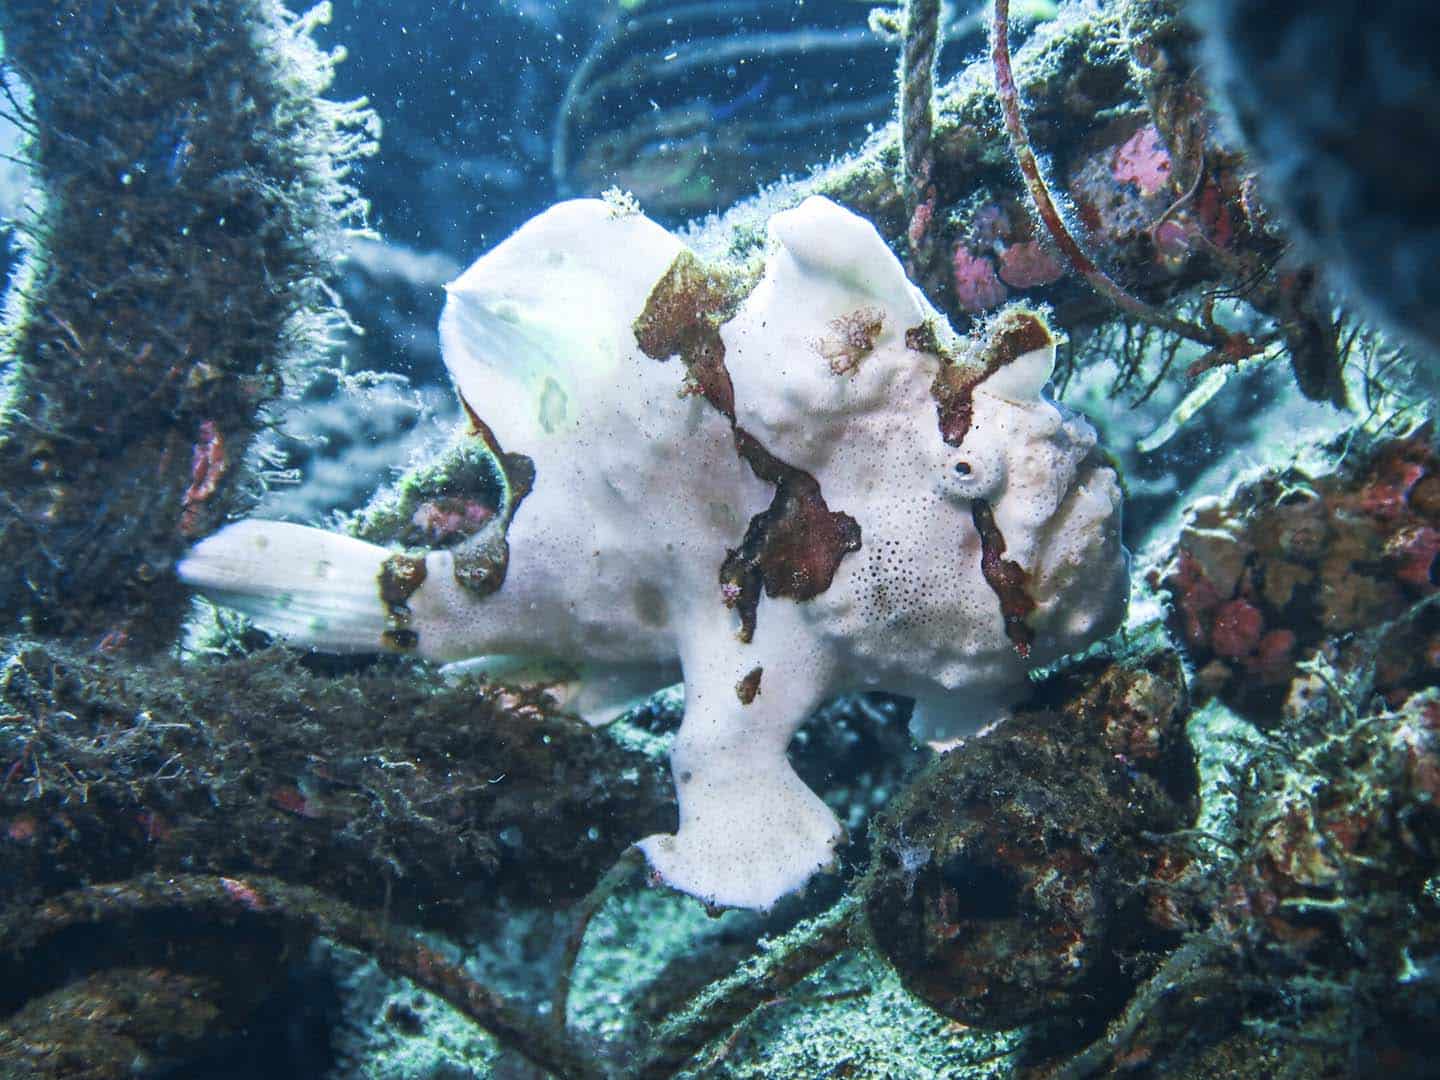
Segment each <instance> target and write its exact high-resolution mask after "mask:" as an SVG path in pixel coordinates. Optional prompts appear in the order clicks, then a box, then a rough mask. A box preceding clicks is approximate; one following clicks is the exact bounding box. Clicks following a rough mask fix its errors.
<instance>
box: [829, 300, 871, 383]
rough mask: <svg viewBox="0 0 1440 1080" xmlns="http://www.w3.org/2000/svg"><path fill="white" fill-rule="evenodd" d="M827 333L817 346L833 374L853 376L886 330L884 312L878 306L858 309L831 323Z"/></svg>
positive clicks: (838, 317)
mask: <svg viewBox="0 0 1440 1080" xmlns="http://www.w3.org/2000/svg"><path fill="white" fill-rule="evenodd" d="M829 325H830V333H829V334H828V335H827V336H826V337H824V338H822V339H821V340H820V341H819V342H817V343H816V347H817V348H818V349H819V351H820V355H821V356H823V357H825V359H826V360H828V361H829V362H830V372H831V374H833V375H853V374H854V373H855V372H857V371H859V370H860V362H861V361H862V360H864V359H865V358H866V357H867V356H869V355H870V354H871V353H872V352H873V351H874V350H875V339H876V338H878V337H879V336H880V331H881V330H883V329H884V327H885V312H883V311H881V310H880V309H879V308H877V307H862V308H857V309H856V310H854V311H851V312H849V313H847V314H845V315H840V316H837V317H836V318H833V319H831V320H830V324H829Z"/></svg>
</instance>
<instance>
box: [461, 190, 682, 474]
mask: <svg viewBox="0 0 1440 1080" xmlns="http://www.w3.org/2000/svg"><path fill="white" fill-rule="evenodd" d="M682 250H683V245H682V244H681V243H680V241H679V240H677V239H676V238H675V237H674V236H672V235H670V233H668V232H666V231H665V230H664V229H662V228H661V227H660V226H659V225H657V224H655V222H653V221H651V220H650V219H649V218H647V217H644V216H643V215H641V214H635V213H629V214H627V213H623V212H620V211H617V210H616V209H615V208H614V207H612V206H611V205H610V204H608V203H605V202H602V201H601V200H599V199H575V200H572V201H569V202H563V203H559V204H557V205H556V206H553V207H551V208H550V209H549V210H546V211H545V212H544V213H543V214H541V215H540V216H538V217H536V218H533V219H531V220H530V221H529V222H527V223H526V224H525V225H523V226H522V227H521V228H520V229H519V231H518V232H516V233H515V234H514V235H513V236H511V237H510V238H509V239H507V240H505V241H504V242H503V243H501V244H500V245H499V246H498V247H496V248H495V249H494V250H493V251H490V252H489V253H487V254H486V255H484V256H482V257H481V258H480V259H479V260H477V261H476V262H475V263H474V264H473V265H472V266H471V267H470V268H469V269H468V270H466V271H465V273H463V274H461V275H460V277H459V278H457V279H456V280H455V281H453V282H451V283H450V285H448V286H447V287H446V292H447V296H446V301H445V310H444V313H443V314H442V315H441V317H440V344H441V347H442V350H443V352H444V355H445V366H446V367H447V368H448V369H449V371H450V377H451V379H452V380H453V381H454V383H455V386H456V388H457V389H458V390H459V392H460V394H461V395H462V396H463V397H464V398H465V400H466V402H467V403H469V405H470V407H471V408H472V409H474V410H475V412H476V413H477V414H478V415H479V416H480V417H481V418H482V419H483V420H485V422H486V423H487V424H488V425H489V426H490V427H491V429H492V430H493V431H494V432H495V434H496V436H497V437H498V438H499V440H500V443H501V445H502V446H506V447H509V446H512V445H517V446H518V445H523V444H524V443H525V442H527V441H530V440H532V439H534V438H535V437H537V436H541V435H544V434H554V433H555V432H557V431H560V430H564V429H566V428H567V427H569V426H573V424H574V423H575V422H576V420H577V418H579V417H580V416H581V415H582V412H581V410H582V409H583V408H584V406H585V404H586V402H587V401H589V400H591V398H592V396H593V395H591V394H589V393H587V389H588V388H589V387H592V386H608V385H610V384H612V383H614V382H615V381H616V380H617V378H620V377H622V376H621V373H620V367H621V363H622V361H623V359H624V358H627V357H629V356H630V355H632V354H633V353H634V351H635V347H636V346H635V338H634V334H633V331H632V330H631V326H632V324H633V323H634V320H635V318H636V317H637V316H638V315H639V314H640V313H641V311H642V310H644V307H645V301H646V300H647V299H648V298H649V296H650V292H651V290H652V289H653V288H654V287H655V284H656V282H657V281H659V279H660V278H661V277H662V276H663V275H664V273H665V271H666V270H667V269H668V268H669V266H670V264H671V263H672V262H673V261H674V260H675V257H676V256H677V255H678V254H679V253H680V252H681V251H682Z"/></svg>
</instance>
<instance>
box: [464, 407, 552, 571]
mask: <svg viewBox="0 0 1440 1080" xmlns="http://www.w3.org/2000/svg"><path fill="white" fill-rule="evenodd" d="M457 396H458V397H459V398H460V405H461V407H462V408H463V409H464V410H465V416H466V418H467V419H468V420H469V421H470V434H471V436H473V437H474V438H477V439H479V440H480V441H481V443H483V444H484V446H485V449H486V451H487V452H488V453H489V454H490V456H491V457H492V458H494V460H495V464H496V467H497V468H498V469H499V470H500V475H501V476H502V477H503V478H504V482H505V491H504V494H503V497H502V498H501V500H500V509H499V511H498V512H497V513H496V514H495V516H494V517H492V518H490V520H489V521H487V522H485V524H484V525H483V526H482V527H481V528H480V530H479V531H478V532H476V533H475V534H474V535H473V536H471V537H469V538H468V539H466V540H465V541H464V542H462V543H460V544H457V545H455V546H454V547H453V548H451V549H450V552H451V555H452V557H453V558H454V561H455V562H454V565H455V580H456V581H457V582H458V583H459V584H460V585H461V587H462V588H464V589H466V590H467V591H469V592H471V593H474V594H475V595H476V596H489V595H490V594H491V593H493V592H495V591H496V590H497V589H499V588H500V586H501V585H503V584H504V583H505V574H506V572H507V570H508V569H509V566H510V544H509V542H508V541H507V540H506V538H505V534H506V533H507V532H508V531H509V529H510V522H511V520H512V519H513V518H514V517H515V511H516V510H517V509H519V507H520V503H521V501H522V500H523V499H524V498H525V496H526V495H529V494H530V492H531V490H532V489H533V488H534V487H535V462H534V461H532V460H531V459H530V458H529V457H527V456H525V455H524V454H516V453H506V452H505V450H504V449H502V448H501V446H500V443H499V440H497V439H496V438H495V433H494V432H493V431H491V430H490V426H489V425H488V424H486V423H485V421H484V420H481V419H480V417H479V415H478V414H477V413H476V412H475V410H474V409H473V408H471V407H470V403H469V402H468V401H466V400H465V395H463V394H457Z"/></svg>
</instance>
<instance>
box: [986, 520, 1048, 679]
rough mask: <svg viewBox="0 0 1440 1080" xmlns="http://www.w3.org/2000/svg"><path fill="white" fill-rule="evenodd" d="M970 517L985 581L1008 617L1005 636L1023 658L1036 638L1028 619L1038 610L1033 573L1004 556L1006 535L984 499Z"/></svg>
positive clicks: (1002, 612) (1001, 610) (1027, 655)
mask: <svg viewBox="0 0 1440 1080" xmlns="http://www.w3.org/2000/svg"><path fill="white" fill-rule="evenodd" d="M970 517H971V520H972V521H974V523H975V531H976V532H978V533H979V534H980V573H981V574H982V575H983V576H984V578H985V584H987V585H989V586H990V589H991V591H992V592H994V593H995V595H996V596H997V597H999V598H1000V614H1001V615H1002V616H1004V619H1005V636H1006V637H1008V638H1009V639H1010V641H1011V644H1013V645H1014V646H1015V651H1016V652H1017V653H1019V654H1020V658H1021V659H1022V660H1023V659H1026V658H1027V657H1029V655H1030V645H1031V644H1032V643H1033V642H1034V640H1035V631H1034V630H1032V629H1031V628H1030V626H1029V625H1028V624H1027V623H1026V622H1025V619H1026V618H1027V617H1028V616H1029V615H1030V613H1031V612H1032V611H1034V610H1035V598H1034V597H1033V596H1031V595H1030V593H1029V591H1028V590H1029V588H1030V575H1029V574H1027V573H1026V572H1025V570H1024V568H1023V567H1021V565H1020V564H1019V563H1017V562H1015V561H1013V560H1011V559H1006V558H1004V555H1005V537H1004V536H1002V535H1001V533H1000V528H999V526H998V525H996V524H995V514H994V512H993V511H992V510H991V509H990V504H989V503H988V502H987V501H986V500H984V499H976V500H974V501H973V502H972V503H971V504H970Z"/></svg>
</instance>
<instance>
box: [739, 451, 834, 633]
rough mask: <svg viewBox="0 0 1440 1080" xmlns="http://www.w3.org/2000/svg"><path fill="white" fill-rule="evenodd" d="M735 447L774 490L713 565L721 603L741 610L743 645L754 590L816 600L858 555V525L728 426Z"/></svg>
mask: <svg viewBox="0 0 1440 1080" xmlns="http://www.w3.org/2000/svg"><path fill="white" fill-rule="evenodd" d="M735 448H736V450H737V452H738V453H739V454H740V456H741V458H743V459H744V460H745V462H746V464H748V465H749V466H750V469H751V471H752V472H754V474H755V475H756V476H757V477H759V478H760V479H761V480H764V481H765V482H766V483H769V484H774V485H775V497H774V498H773V499H772V500H771V501H770V505H769V506H768V507H767V508H766V509H764V510H762V511H761V512H760V513H758V514H756V515H755V516H754V517H753V518H751V519H750V527H749V528H748V529H746V530H745V537H744V539H743V540H741V541H740V546H739V547H738V548H732V549H731V550H730V551H729V552H727V553H726V556H725V561H724V563H722V564H721V566H720V586H721V589H722V590H723V595H724V596H725V598H726V600H725V602H726V605H727V606H728V607H733V608H736V609H737V610H738V611H739V612H740V640H741V641H744V642H749V641H751V640H753V638H754V636H755V617H756V608H757V607H758V606H759V603H760V591H761V589H762V588H763V589H764V591H765V595H766V596H770V597H779V596H785V597H789V598H790V599H792V600H811V599H813V598H814V597H816V596H819V595H820V594H821V593H822V592H824V591H825V590H826V589H828V588H829V587H830V582H831V581H832V580H834V577H835V571H836V570H837V569H838V568H839V566H840V560H841V559H843V558H844V557H845V556H846V555H848V554H849V553H850V552H852V551H859V550H860V523H859V522H857V521H856V520H855V519H854V518H853V517H851V516H850V515H849V514H846V513H843V512H839V511H832V510H831V509H830V507H829V506H828V505H827V504H826V502H825V497H824V495H823V494H821V491H820V483H819V481H817V480H816V479H815V478H814V477H813V476H811V475H810V474H809V473H807V472H805V471H804V470H802V469H796V468H794V467H793V466H790V465H787V464H785V463H784V462H783V461H781V460H779V459H778V458H776V457H775V456H774V455H772V454H771V453H770V452H769V451H768V450H766V449H765V448H764V447H763V446H761V445H760V443H759V441H757V440H756V439H755V438H754V437H753V436H751V435H750V434H749V433H748V432H746V431H745V430H744V429H743V428H736V429H735Z"/></svg>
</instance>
